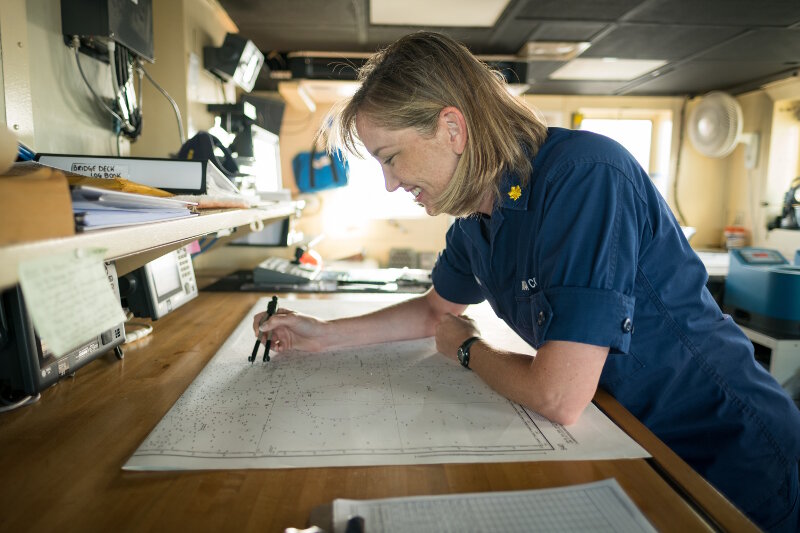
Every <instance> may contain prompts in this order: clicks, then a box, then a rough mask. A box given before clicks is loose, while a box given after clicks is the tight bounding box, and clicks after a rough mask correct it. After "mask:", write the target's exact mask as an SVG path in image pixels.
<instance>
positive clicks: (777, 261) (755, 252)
mask: <svg viewBox="0 0 800 533" xmlns="http://www.w3.org/2000/svg"><path fill="white" fill-rule="evenodd" d="M739 253H740V254H741V255H742V258H743V259H744V260H745V261H747V262H748V263H749V264H751V265H781V264H784V263H786V260H785V259H784V258H783V256H782V255H781V254H779V253H778V252H776V251H775V250H763V249H758V248H756V249H748V250H739Z"/></svg>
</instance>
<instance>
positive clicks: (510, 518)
mask: <svg viewBox="0 0 800 533" xmlns="http://www.w3.org/2000/svg"><path fill="white" fill-rule="evenodd" d="M351 516H360V517H362V518H363V519H364V529H365V530H366V531H369V532H370V533H395V532H396V533H405V532H407V531H414V532H415V533H441V532H444V531H453V532H459V533H467V532H470V531H476V532H477V531H503V532H504V533H516V532H519V533H529V532H531V531H547V532H550V533H554V532H564V533H572V532H573V531H609V532H611V531H613V532H615V533H635V532H655V529H654V528H653V526H652V525H651V524H650V522H648V521H647V518H645V516H644V515H643V514H642V512H641V511H639V509H638V508H637V507H636V505H635V504H634V503H633V501H632V500H631V499H630V497H629V496H628V495H627V494H626V493H625V491H623V490H622V487H620V486H619V483H617V480H615V479H606V480H603V481H596V482H594V483H585V484H582V485H572V486H569V487H560V488H555V489H537V490H521V491H509V492H483V493H472V494H452V495H446V496H417V497H409V498H387V499H382V500H334V502H333V531H334V533H343V532H344V531H345V529H346V527H347V519H348V518H349V517H351Z"/></svg>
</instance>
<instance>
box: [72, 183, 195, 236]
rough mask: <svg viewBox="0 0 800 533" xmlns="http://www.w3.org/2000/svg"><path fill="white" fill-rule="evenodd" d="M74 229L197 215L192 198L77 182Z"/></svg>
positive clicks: (109, 226) (111, 226)
mask: <svg viewBox="0 0 800 533" xmlns="http://www.w3.org/2000/svg"><path fill="white" fill-rule="evenodd" d="M71 194H72V212H73V214H74V216H75V229H77V230H78V231H91V230H96V229H104V228H114V227H118V226H129V225H132V224H144V223H147V222H161V221H167V220H176V219H180V218H187V217H192V216H196V215H197V214H196V213H194V212H193V211H192V207H193V206H194V205H196V204H195V203H193V202H186V201H182V200H175V199H172V198H158V197H155V196H146V195H143V194H134V193H128V192H121V191H113V190H107V189H100V188H97V187H88V186H85V185H77V186H73V187H72V188H71Z"/></svg>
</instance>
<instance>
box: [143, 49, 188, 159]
mask: <svg viewBox="0 0 800 533" xmlns="http://www.w3.org/2000/svg"><path fill="white" fill-rule="evenodd" d="M137 68H138V69H139V70H141V71H142V72H143V73H144V75H145V77H146V78H147V80H148V81H149V82H150V83H152V84H153V87H155V88H156V89H158V91H159V92H160V93H161V94H163V95H164V98H166V99H167V100H168V101H169V103H170V105H172V110H173V111H174V112H175V118H176V119H177V121H178V135H180V138H181V146H183V143H185V142H186V136H185V135H184V133H183V122H182V121H181V110H180V109H178V104H177V103H175V100H173V99H172V97H171V96H170V95H169V93H167V91H165V90H164V89H163V88H162V87H161V85H159V84H158V83H156V80H154V79H153V78H152V77H151V76H150V74H148V72H147V71H146V70H145V69H144V67H143V66H142V62H141V61H138V63H137Z"/></svg>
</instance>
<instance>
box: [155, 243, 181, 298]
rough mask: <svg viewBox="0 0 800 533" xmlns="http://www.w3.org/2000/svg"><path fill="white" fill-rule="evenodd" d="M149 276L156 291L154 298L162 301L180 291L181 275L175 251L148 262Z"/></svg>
mask: <svg viewBox="0 0 800 533" xmlns="http://www.w3.org/2000/svg"><path fill="white" fill-rule="evenodd" d="M148 269H149V272H150V277H151V280H152V282H153V286H154V288H155V291H156V298H157V299H158V301H159V302H163V301H164V300H166V299H167V298H169V297H170V296H172V295H173V294H176V293H178V292H180V291H181V275H180V272H179V271H178V260H177V258H176V257H175V252H171V253H168V254H166V255H163V256H161V257H159V258H158V259H156V260H155V261H151V262H150V263H149V264H148Z"/></svg>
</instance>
